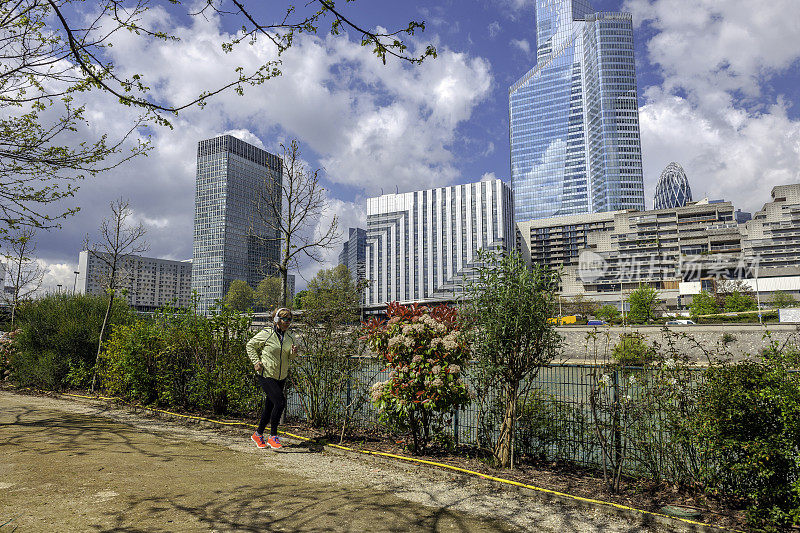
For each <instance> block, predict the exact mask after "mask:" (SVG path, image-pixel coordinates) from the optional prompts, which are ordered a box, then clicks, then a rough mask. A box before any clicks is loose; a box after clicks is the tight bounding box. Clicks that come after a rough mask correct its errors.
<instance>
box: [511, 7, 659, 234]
mask: <svg viewBox="0 0 800 533" xmlns="http://www.w3.org/2000/svg"><path fill="white" fill-rule="evenodd" d="M536 43H537V47H536V66H535V67H533V68H532V69H531V70H530V71H528V72H527V73H526V74H525V75H524V76H523V77H522V78H520V79H519V80H518V81H517V82H516V83H515V84H514V85H512V86H511V88H510V89H509V125H510V129H509V134H510V141H511V184H512V189H513V193H514V217H515V220H516V221H517V222H524V221H527V220H533V219H538V218H547V217H553V216H565V215H575V214H581V213H596V212H605V211H615V210H621V209H638V210H644V185H643V180H642V156H641V146H640V142H639V111H638V105H637V101H636V71H635V68H634V57H633V25H632V22H631V15H630V14H628V13H595V12H594V11H593V10H592V8H591V6H590V5H589V3H588V1H587V0H537V1H536Z"/></svg>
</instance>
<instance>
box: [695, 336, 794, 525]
mask: <svg viewBox="0 0 800 533" xmlns="http://www.w3.org/2000/svg"><path fill="white" fill-rule="evenodd" d="M698 405H699V411H698V415H697V419H696V420H697V434H698V438H699V442H700V450H701V456H702V459H703V461H702V464H703V465H704V470H703V478H704V481H705V482H706V484H707V486H708V487H709V488H710V489H713V490H716V491H718V492H719V493H720V494H722V495H724V496H728V497H731V498H735V499H738V500H743V501H745V502H747V504H748V506H749V507H748V517H749V519H750V521H751V523H752V525H754V526H756V527H768V528H775V527H777V528H784V527H788V526H789V525H790V524H795V525H798V524H800V449H798V443H800V376H798V374H797V373H794V374H792V373H789V372H788V369H787V365H786V361H785V357H784V355H783V354H782V353H781V352H780V351H779V350H778V349H775V347H773V349H772V350H768V351H767V352H766V353H765V354H764V357H763V358H762V360H761V361H758V362H753V361H743V362H739V363H735V364H733V363H720V364H715V365H713V366H711V367H709V369H708V371H707V373H706V383H705V385H704V386H703V388H702V390H701V395H700V401H699V402H698Z"/></svg>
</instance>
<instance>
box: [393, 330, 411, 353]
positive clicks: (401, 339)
mask: <svg viewBox="0 0 800 533" xmlns="http://www.w3.org/2000/svg"><path fill="white" fill-rule="evenodd" d="M401 345H402V346H405V347H407V348H411V347H412V346H414V339H413V338H412V337H407V336H406V335H402V334H400V335H395V336H394V337H391V338H389V343H388V348H389V349H390V350H391V349H393V348H397V347H399V346H401Z"/></svg>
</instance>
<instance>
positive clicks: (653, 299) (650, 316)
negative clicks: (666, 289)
mask: <svg viewBox="0 0 800 533" xmlns="http://www.w3.org/2000/svg"><path fill="white" fill-rule="evenodd" d="M628 305H629V306H630V313H628V317H629V318H630V321H631V322H634V323H637V324H642V323H646V322H650V321H651V320H655V319H656V310H657V309H658V307H659V305H660V300H659V299H658V291H657V290H656V289H654V288H653V287H651V286H649V285H644V284H640V285H639V288H637V289H636V290H635V291H633V292H632V293H631V294H630V295H629V296H628Z"/></svg>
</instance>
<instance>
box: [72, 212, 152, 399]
mask: <svg viewBox="0 0 800 533" xmlns="http://www.w3.org/2000/svg"><path fill="white" fill-rule="evenodd" d="M132 214H133V210H132V209H131V207H130V204H129V203H128V201H127V200H124V199H122V198H120V199H118V200H114V201H113V202H111V216H110V217H109V218H106V219H104V220H103V222H102V223H101V224H100V240H99V241H98V242H96V243H90V242H89V236H88V235H87V236H86V239H85V240H84V248H85V249H86V250H87V251H88V252H89V255H90V256H92V257H94V258H96V259H97V260H98V261H99V262H100V263H102V264H103V265H104V271H105V275H104V276H103V278H102V279H101V283H102V285H103V287H104V288H105V290H106V293H107V294H108V306H107V307H106V314H105V318H103V325H102V326H101V327H100V337H99V338H98V340H97V356H96V357H95V369H94V375H93V377H92V392H94V390H95V386H96V384H97V363H98V362H99V361H100V353H101V352H102V349H103V340H104V339H105V333H106V328H107V326H108V319H109V317H110V315H111V308H112V307H113V305H114V297H115V296H116V295H117V290H118V289H119V288H120V286H121V282H122V279H123V278H124V277H125V276H126V275H127V272H126V271H125V266H126V263H127V260H126V256H129V255H137V254H140V253H142V252H145V251H146V250H147V249H148V248H149V245H148V244H147V243H146V242H145V241H144V240H143V238H144V234H145V233H146V230H145V229H144V226H143V225H142V223H141V222H140V223H138V224H136V225H130V224H128V222H127V221H128V219H129V218H130V216H131V215H132Z"/></svg>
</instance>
